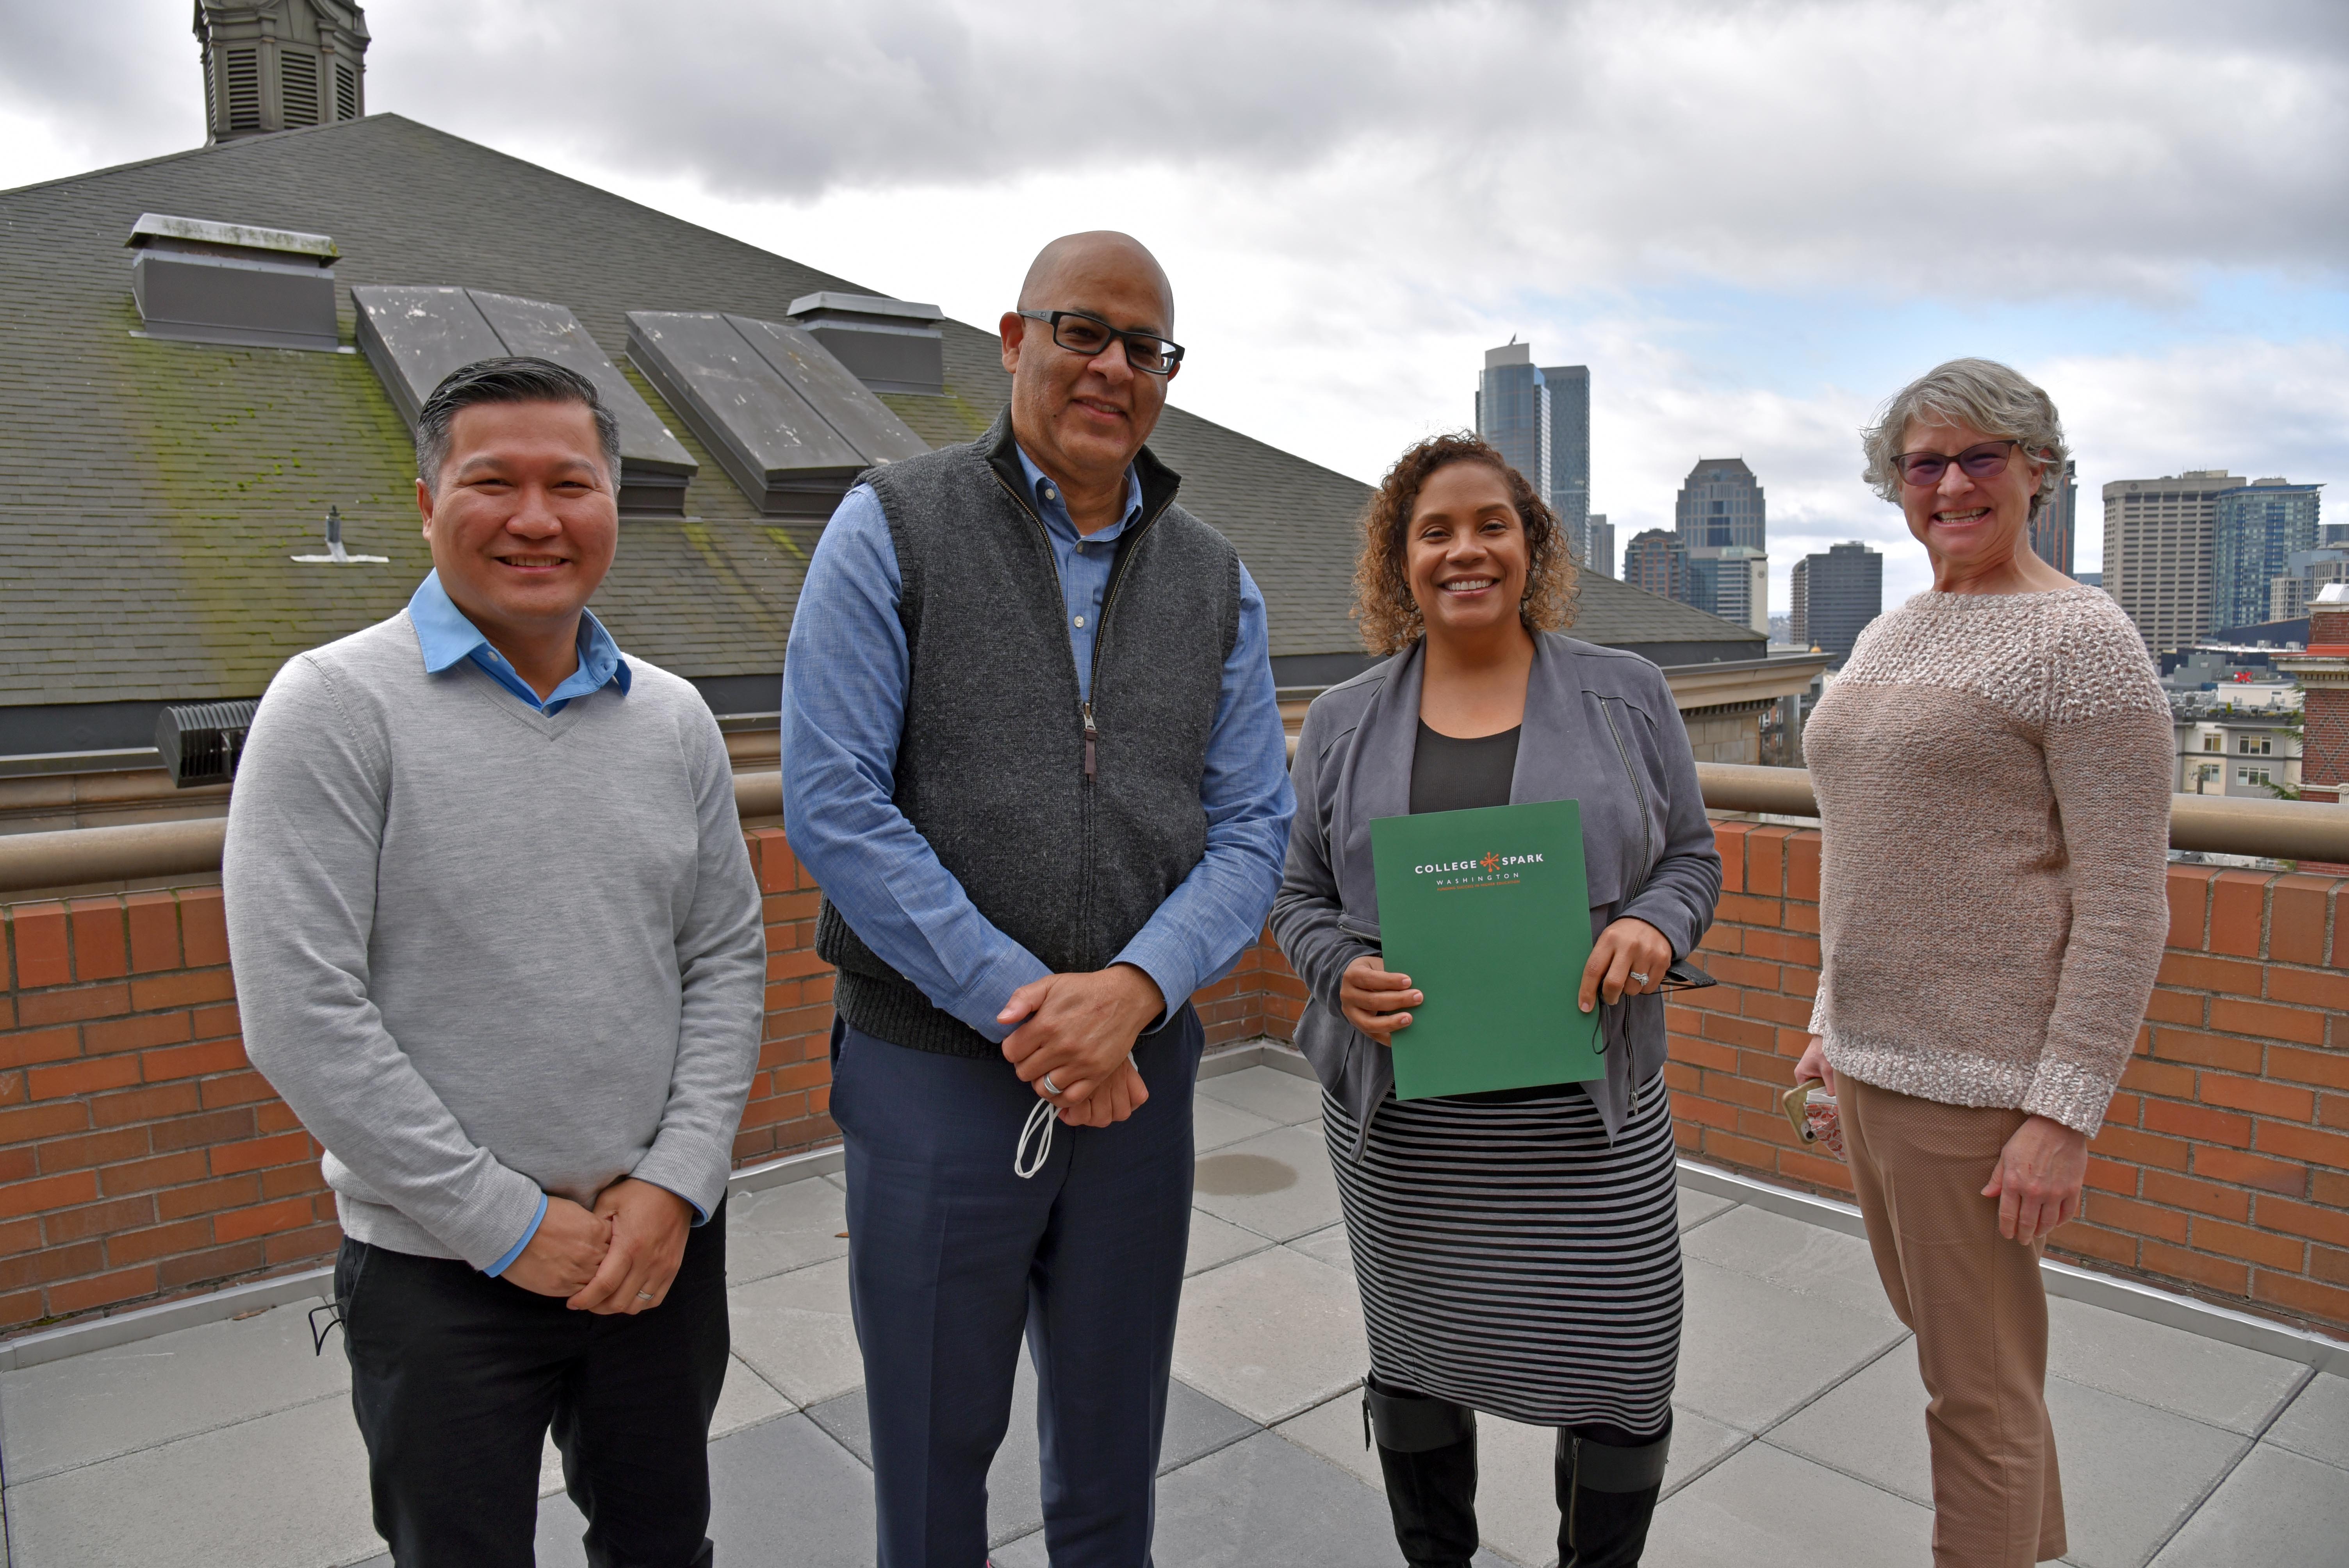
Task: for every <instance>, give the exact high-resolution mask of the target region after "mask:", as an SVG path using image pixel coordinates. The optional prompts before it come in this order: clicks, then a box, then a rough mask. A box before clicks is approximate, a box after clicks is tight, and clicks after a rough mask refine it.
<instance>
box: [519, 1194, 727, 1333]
mask: <svg viewBox="0 0 2349 1568" xmlns="http://www.w3.org/2000/svg"><path fill="white" fill-rule="evenodd" d="M692 1222H693V1205H692V1204H690V1203H688V1202H686V1201H685V1200H684V1199H682V1198H680V1197H678V1195H677V1194H676V1193H674V1192H672V1191H669V1190H668V1189H667V1188H666V1187H656V1186H654V1185H653V1184H652V1183H651V1182H649V1181H637V1180H636V1178H634V1177H633V1176H624V1177H622V1178H621V1179H620V1180H619V1181H615V1182H613V1183H612V1184H611V1185H610V1186H609V1187H606V1188H605V1189H604V1190H603V1191H601V1192H599V1193H597V1194H596V1195H595V1207H594V1208H593V1209H588V1208H583V1207H581V1206H580V1205H579V1204H577V1203H574V1202H572V1201H571V1200H570V1199H568V1198H561V1197H557V1196H556V1195H554V1193H552V1192H550V1193H548V1194H547V1196H546V1216H545V1218H543V1219H542V1220H541V1221H539V1222H538V1229H537V1231H535V1232H534V1233H533V1234H532V1235H531V1238H530V1244H529V1245H528V1246H526V1247H524V1248H523V1250H522V1255H521V1256H520V1257H517V1258H515V1259H514V1261H513V1262H512V1263H510V1264H507V1265H506V1269H505V1273H504V1274H503V1275H502V1276H501V1277H502V1278H504V1279H507V1280H510V1281H512V1283H513V1284H518V1285H520V1286H522V1288H523V1289H524V1290H527V1291H531V1292H533V1293H535V1294H536V1295H560V1296H564V1297H567V1298H568V1299H567V1300H566V1301H565V1302H564V1305H565V1306H568V1307H569V1308H571V1310H572V1311H574V1312H594V1313H601V1314H604V1315H607V1316H609V1315H614V1314H618V1315H628V1316H633V1315H635V1314H636V1313H639V1312H644V1311H647V1310H648V1309H649V1308H652V1307H656V1306H658V1305H660V1304H661V1302H662V1301H663V1300H664V1299H666V1298H667V1295H668V1287H669V1284H670V1282H671V1281H673V1280H675V1279H676V1278H677V1270H678V1264H680V1263H682V1262H684V1261H685V1239H686V1233H687V1232H688V1231H689V1230H691V1229H692Z"/></svg>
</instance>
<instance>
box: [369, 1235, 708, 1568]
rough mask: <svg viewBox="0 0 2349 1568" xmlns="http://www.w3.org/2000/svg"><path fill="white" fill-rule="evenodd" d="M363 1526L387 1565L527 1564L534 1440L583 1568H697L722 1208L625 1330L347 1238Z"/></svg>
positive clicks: (448, 1266)
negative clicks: (552, 1461)
mask: <svg viewBox="0 0 2349 1568" xmlns="http://www.w3.org/2000/svg"><path fill="white" fill-rule="evenodd" d="M335 1299H336V1302H337V1303H338V1304H339V1305H340V1306H341V1308H342V1320H343V1330H344V1336H345V1345H346V1346H347V1350H348V1352H349V1355H350V1360H351V1408H352V1409H353V1410H354V1411H355V1412H356V1413H357V1417H358V1424H359V1434H360V1436H361V1437H362V1438H364V1439H366V1441H367V1483H368V1487H369V1490H370V1491H371V1492H372V1493H373V1497H374V1501H375V1527H376V1530H377V1532H378V1533H380V1534H381V1535H382V1536H383V1538H384V1540H386V1541H387V1542H390V1544H391V1555H392V1561H393V1562H394V1563H398V1565H399V1568H532V1564H533V1562H534V1561H535V1554H534V1552H533V1542H534V1540H535V1537H536V1534H537V1528H538V1466H539V1457H540V1455H541V1453H542V1451H543V1444H544V1440H545V1437H546V1433H547V1430H548V1429H549V1427H550V1425H551V1426H552V1428H553V1429H554V1441H555V1445H556V1447H557V1448H559V1449H561V1450H562V1453H563V1479H564V1485H565V1487H566V1488H567V1489H568V1490H569V1491H570V1493H571V1500H572V1501H574V1502H575V1503H577V1504H578V1505H579V1511H580V1512H581V1513H583V1514H585V1515H586V1518H587V1534H586V1537H585V1545H586V1549H587V1561H588V1563H591V1564H592V1565H593V1568H700V1565H703V1564H707V1563H709V1562H710V1561H711V1547H710V1543H709V1539H708V1537H707V1534H706V1532H707V1531H708V1529H709V1449H708V1444H709V1418H710V1415H711V1413H712V1412H713V1411H715V1410H716V1409H717V1408H718V1393H719V1388H720V1387H723V1385H724V1383H725V1381H726V1356H727V1350H728V1338H727V1322H726V1206H725V1204H724V1203H723V1202H721V1203H719V1207H718V1212H716V1213H714V1214H712V1215H710V1217H709V1223H707V1224H705V1225H702V1226H699V1227H698V1228H697V1229H696V1230H694V1231H693V1232H692V1233H691V1235H690V1237H689V1239H688V1241H687V1243H686V1247H685V1261H684V1263H683V1264H681V1265H680V1266H679V1267H678V1272H677V1280H676V1283H675V1284H672V1285H671V1286H670V1287H669V1293H668V1295H667V1297H666V1298H665V1299H664V1300H663V1301H662V1302H661V1304H660V1305H659V1306H657V1307H656V1308H654V1309H653V1310H652V1311H650V1312H645V1313H639V1314H638V1315H636V1316H634V1317H622V1316H609V1317H605V1316H598V1315H595V1314H594V1313H588V1312H573V1311H571V1310H570V1309H569V1308H567V1307H565V1306H564V1305H563V1302H562V1300H561V1298H559V1297H556V1296H544V1295H532V1294H531V1293H530V1292H529V1291H526V1290H523V1288H522V1287H521V1286H520V1285H516V1284H508V1283H507V1282H506V1281H504V1280H500V1279H492V1278H490V1277H489V1276H488V1275H486V1274H481V1272H480V1271H479V1270H477V1269H474V1268H472V1267H471V1265H469V1264H464V1263H461V1262H459V1261H457V1260H455V1259H450V1258H420V1257H417V1256H415V1255H414V1254H412V1253H395V1252H391V1251H388V1250H387V1249H385V1248H382V1247H370V1246H367V1244H365V1243H360V1242H354V1241H350V1240H347V1239H346V1240H345V1241H344V1243H343V1250H342V1253H341V1255H340V1256H338V1257H337V1258H336V1260H335Z"/></svg>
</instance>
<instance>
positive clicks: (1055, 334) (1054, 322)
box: [1011, 310, 1183, 377]
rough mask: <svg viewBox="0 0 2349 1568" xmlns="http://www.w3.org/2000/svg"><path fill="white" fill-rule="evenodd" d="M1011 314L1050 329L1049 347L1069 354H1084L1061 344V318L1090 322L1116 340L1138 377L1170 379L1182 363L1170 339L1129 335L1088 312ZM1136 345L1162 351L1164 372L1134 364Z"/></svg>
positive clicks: (1100, 351)
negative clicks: (1067, 316)
mask: <svg viewBox="0 0 2349 1568" xmlns="http://www.w3.org/2000/svg"><path fill="white" fill-rule="evenodd" d="M1011 314H1012V315H1017V316H1020V317H1023V318H1025V319H1026V320H1029V321H1040V322H1042V323H1043V324H1044V325H1046V326H1048V327H1050V329H1051V333H1052V346H1053V347H1055V348H1058V349H1061V350H1064V351H1065V352H1067V353H1070V354H1085V351H1084V350H1083V349H1081V348H1076V347H1072V346H1070V345H1068V344H1065V343H1062V342H1061V317H1062V316H1066V315H1072V316H1075V317H1076V318H1077V319H1078V320H1080V321H1089V322H1092V324H1093V325H1095V326H1098V327H1100V328H1101V329H1102V331H1103V332H1106V333H1108V334H1109V335H1110V336H1112V338H1115V339H1116V340H1117V342H1118V344H1119V345H1120V346H1122V347H1123V348H1124V350H1125V363H1126V365H1127V366H1128V367H1129V368H1131V369H1132V370H1133V371H1134V372H1136V373H1137V374H1139V375H1143V376H1157V377H1172V376H1173V375H1174V371H1175V368H1176V367H1177V366H1180V365H1181V364H1182V363H1183V346H1182V345H1181V344H1179V343H1177V342H1175V341H1174V339H1173V338H1171V337H1161V336H1159V335H1157V334H1156V333H1154V332H1128V331H1126V330H1125V329H1124V328H1123V327H1121V326H1119V325H1116V324H1114V323H1112V322H1106V321H1103V320H1102V318H1101V317H1099V316H1097V315H1093V314H1092V312H1091V311H1086V310H1015V311H1013V312H1012V313H1011ZM1135 343H1154V344H1157V345H1158V346H1161V347H1162V348H1164V349H1165V350H1166V368H1164V370H1153V369H1151V368H1150V367H1149V366H1143V365H1136V364H1134V363H1133V344H1135ZM1108 349H1109V345H1108V344H1106V343H1104V344H1102V346H1101V347H1099V348H1096V349H1094V350H1093V351H1092V353H1091V354H1085V357H1086V358H1088V359H1098V358H1100V357H1101V356H1102V354H1104V353H1106V352H1107V351H1108Z"/></svg>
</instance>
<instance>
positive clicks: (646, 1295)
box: [636, 1290, 653, 1301]
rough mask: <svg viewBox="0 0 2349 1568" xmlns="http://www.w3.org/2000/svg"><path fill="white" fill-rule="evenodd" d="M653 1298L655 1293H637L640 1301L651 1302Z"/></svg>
mask: <svg viewBox="0 0 2349 1568" xmlns="http://www.w3.org/2000/svg"><path fill="white" fill-rule="evenodd" d="M652 1298H653V1293H652V1292H650V1291H648V1290H640V1291H638V1292H636V1299H637V1300H638V1301H650V1300H652Z"/></svg>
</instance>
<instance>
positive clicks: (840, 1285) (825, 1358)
mask: <svg viewBox="0 0 2349 1568" xmlns="http://www.w3.org/2000/svg"><path fill="white" fill-rule="evenodd" d="M726 1295H727V1305H728V1307H729V1310H730V1313H731V1315H732V1316H733V1320H734V1354H735V1355H737V1356H740V1357H741V1358H742V1359H743V1360H745V1361H747V1362H749V1363H750V1365H751V1366H752V1367H756V1368H757V1369H758V1372H759V1375H760V1376H761V1377H764V1378H766V1380H767V1381H768V1382H770V1383H771V1384H773V1385H774V1386H775V1387H777V1388H780V1389H781V1390H782V1392H783V1395H784V1397H785V1398H789V1399H790V1400H791V1401H792V1403H793V1404H796V1405H802V1406H806V1405H812V1404H815V1403H817V1402H818V1401H819V1400H823V1399H829V1398H832V1397H833V1395H835V1394H841V1393H845V1392H846V1391H847V1390H849V1389H851V1388H854V1387H856V1386H857V1385H858V1384H860V1383H862V1382H864V1357H862V1356H861V1355H859V1354H858V1352H857V1348H856V1328H855V1326H854V1324H853V1323H851V1322H850V1321H849V1316H848V1260H847V1259H846V1258H835V1259H833V1261H832V1262H830V1263H823V1264H814V1265H813V1266H812V1267H809V1268H803V1269H798V1270H794V1271H793V1272H792V1273H790V1274H775V1275H772V1276H771V1277H769V1278H766V1279H762V1280H757V1281H754V1282H753V1283H751V1284H738V1285H735V1286H734V1287H733V1288H731V1289H730V1290H729V1291H728V1292H727V1293H726Z"/></svg>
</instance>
